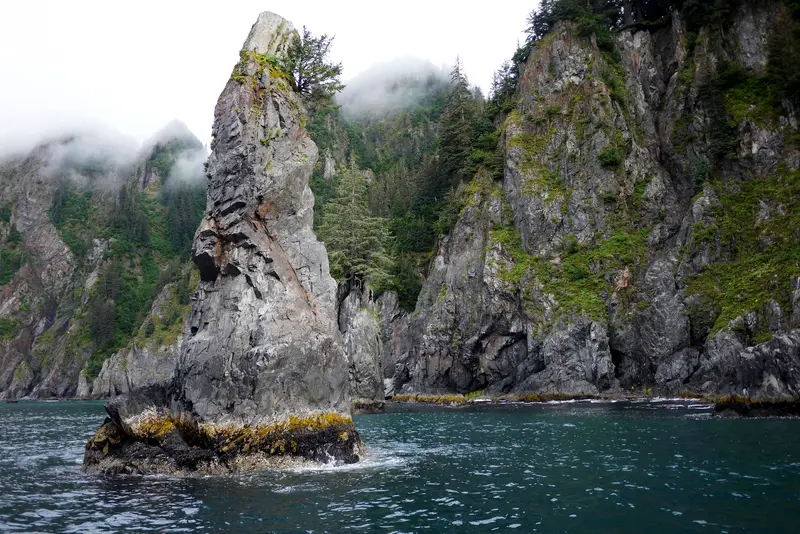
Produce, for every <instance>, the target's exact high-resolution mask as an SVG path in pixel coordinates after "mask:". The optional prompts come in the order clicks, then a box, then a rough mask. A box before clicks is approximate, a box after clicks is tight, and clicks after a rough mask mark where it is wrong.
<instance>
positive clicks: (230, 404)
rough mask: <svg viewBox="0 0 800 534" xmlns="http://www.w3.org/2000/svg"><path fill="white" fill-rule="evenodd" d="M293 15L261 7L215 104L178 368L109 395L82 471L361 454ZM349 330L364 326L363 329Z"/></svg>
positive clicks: (219, 467) (217, 467)
mask: <svg viewBox="0 0 800 534" xmlns="http://www.w3.org/2000/svg"><path fill="white" fill-rule="evenodd" d="M295 38H296V32H295V30H294V28H293V27H292V25H291V24H290V23H289V22H288V21H285V20H284V19H282V18H280V17H278V16H277V15H274V14H272V13H262V14H261V15H260V16H259V18H258V21H257V22H256V24H255V25H254V26H253V29H252V30H251V32H250V35H249V37H248V39H247V41H246V42H245V45H244V47H243V49H242V51H241V54H240V57H241V61H240V62H239V64H237V65H236V67H235V69H234V72H233V74H232V77H231V79H230V80H229V82H228V83H227V85H226V87H225V89H224V90H223V92H222V94H221V96H220V98H219V101H218V102H217V106H216V109H215V114H214V117H215V120H214V127H213V131H212V133H213V143H212V153H211V156H210V158H209V160H208V166H207V173H208V177H209V184H208V192H207V206H206V216H205V217H204V219H203V220H202V222H201V224H200V227H199V228H198V230H197V233H196V236H195V241H194V248H193V253H192V254H193V258H194V261H195V263H196V264H197V266H198V268H199V271H200V282H199V285H198V288H197V292H196V294H195V296H194V297H193V302H192V312H191V317H190V319H189V330H188V332H186V333H185V339H184V341H183V345H182V348H181V354H180V357H179V359H178V362H177V365H176V367H175V371H174V377H173V379H172V381H171V382H170V384H169V385H168V386H167V387H166V388H159V387H155V388H150V389H148V390H141V391H136V392H132V393H131V394H129V395H127V396H123V397H120V398H118V399H117V400H115V401H112V402H111V403H109V404H108V405H107V410H108V412H109V415H110V416H111V419H109V420H108V421H107V422H106V423H105V424H104V425H103V426H102V427H101V429H100V430H98V433H97V434H96V435H95V436H94V437H93V438H92V439H91V440H90V441H89V443H88V444H87V446H86V456H85V460H84V468H85V469H87V470H89V471H101V472H135V473H145V472H170V473H177V472H191V471H200V472H212V473H213V472H228V471H238V470H246V469H252V468H256V467H260V466H264V465H271V464H274V462H276V461H279V460H278V459H286V458H299V459H312V460H321V461H326V460H329V459H334V460H337V461H344V462H354V461H357V460H358V450H359V446H360V440H359V436H358V433H357V432H356V430H355V428H354V427H353V423H352V419H351V418H350V395H349V388H348V370H347V369H348V367H347V362H346V357H345V352H344V348H343V340H342V335H341V333H340V332H339V329H338V324H337V313H336V309H337V306H336V289H337V288H336V283H335V282H334V280H333V279H332V278H331V276H330V274H329V268H328V259H327V253H326V251H325V247H324V246H323V245H322V244H321V243H320V242H318V241H317V239H316V237H315V236H314V233H313V231H312V223H313V204H314V198H313V195H312V194H311V191H310V189H309V187H308V180H309V177H310V175H311V172H312V169H313V167H314V164H315V163H316V161H317V157H318V154H317V148H316V146H315V144H314V143H313V142H312V141H311V139H310V138H309V136H308V134H307V133H306V131H305V128H304V122H305V119H304V116H305V111H304V109H303V104H302V102H301V101H300V99H299V95H297V94H296V93H295V92H294V91H293V90H292V89H291V82H290V80H289V79H288V77H287V76H288V75H287V74H285V73H284V72H283V71H282V70H281V68H282V61H281V60H282V58H283V57H284V56H285V54H286V52H287V48H288V46H289V45H290V44H291V42H292V40H293V39H295ZM351 329H355V326H353V327H352V328H351Z"/></svg>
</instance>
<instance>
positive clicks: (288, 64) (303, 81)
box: [283, 26, 344, 110]
mask: <svg viewBox="0 0 800 534" xmlns="http://www.w3.org/2000/svg"><path fill="white" fill-rule="evenodd" d="M332 44H333V36H328V35H327V34H322V35H320V36H319V37H315V36H314V35H313V34H312V33H311V32H310V31H308V29H306V27H305V26H303V34H302V36H298V38H297V39H295V41H294V43H292V46H291V47H290V48H289V53H288V57H287V58H286V61H285V64H284V65H283V68H284V70H285V71H286V72H287V73H289V74H290V75H291V78H292V85H293V88H294V90H295V91H297V92H298V93H300V94H301V95H302V96H303V97H304V98H305V99H306V100H305V101H306V103H307V104H308V105H309V107H310V108H312V110H316V109H319V108H324V107H327V106H332V105H333V96H334V95H335V94H336V93H338V92H339V91H341V90H342V89H344V85H343V84H342V83H341V80H340V76H341V75H342V64H341V63H333V62H331V61H330V59H329V57H328V56H329V54H330V51H331V45H332Z"/></svg>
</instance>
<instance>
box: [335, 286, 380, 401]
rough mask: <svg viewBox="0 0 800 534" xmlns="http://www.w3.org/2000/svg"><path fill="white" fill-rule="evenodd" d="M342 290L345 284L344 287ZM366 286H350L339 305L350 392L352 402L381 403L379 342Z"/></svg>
mask: <svg viewBox="0 0 800 534" xmlns="http://www.w3.org/2000/svg"><path fill="white" fill-rule="evenodd" d="M344 289H345V290H346V288H344ZM371 293H372V292H371V291H370V288H369V286H364V287H357V288H352V289H350V291H347V296H346V297H345V298H344V300H343V301H342V302H341V304H340V305H339V330H340V331H341V332H342V335H343V336H344V350H345V355H346V356H347V364H348V374H349V379H350V393H351V395H352V397H353V399H354V401H355V402H362V403H367V404H373V403H378V404H381V403H383V400H384V391H383V389H384V388H383V344H382V343H381V332H380V327H379V326H378V320H377V318H376V311H375V304H374V303H373V301H372V298H371Z"/></svg>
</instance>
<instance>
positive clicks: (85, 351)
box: [0, 123, 205, 396]
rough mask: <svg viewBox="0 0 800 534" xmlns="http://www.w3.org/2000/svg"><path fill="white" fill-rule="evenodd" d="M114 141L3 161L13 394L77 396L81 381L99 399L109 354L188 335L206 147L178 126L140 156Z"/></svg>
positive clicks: (8, 371) (8, 364) (69, 144)
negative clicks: (96, 388)
mask: <svg viewBox="0 0 800 534" xmlns="http://www.w3.org/2000/svg"><path fill="white" fill-rule="evenodd" d="M106 139H107V138H106V137H105V135H104V136H100V135H95V134H92V133H88V134H81V135H74V136H70V137H66V138H62V139H57V140H54V141H51V142H48V143H46V144H43V145H41V146H39V147H37V148H36V149H35V150H34V151H33V152H32V153H31V154H29V155H27V156H24V157H16V158H12V159H10V160H7V161H5V162H4V163H3V165H2V173H3V180H2V189H0V200H2V205H3V221H2V222H0V228H3V234H4V235H5V236H6V237H5V239H4V245H3V248H2V266H1V267H0V271H2V273H3V279H2V287H0V291H2V292H3V296H4V299H3V301H4V304H3V308H2V315H3V317H2V322H3V332H4V333H3V336H4V339H6V340H7V341H8V343H4V344H3V345H2V348H0V357H1V358H2V363H3V365H2V371H1V372H2V374H0V378H1V379H0V384H2V389H4V390H6V391H7V392H8V394H9V395H11V396H16V395H22V394H34V395H38V396H52V395H55V396H65V395H66V396H69V395H75V394H76V388H77V387H78V381H79V377H80V378H81V382H82V384H83V386H82V389H83V391H82V393H83V394H87V393H91V390H92V382H93V381H94V380H95V379H96V378H97V377H98V375H100V374H101V369H102V368H103V364H104V362H105V361H106V360H107V359H108V358H109V357H110V356H111V355H113V354H115V353H116V352H118V351H119V350H121V349H124V348H127V347H133V346H136V347H139V349H143V348H144V347H145V346H146V345H148V344H151V345H152V346H153V347H164V346H168V345H172V344H175V343H176V340H177V339H178V337H179V336H180V335H181V333H182V328H183V322H184V319H185V315H186V313H187V311H188V303H189V297H190V295H191V293H192V292H193V291H194V284H195V282H194V281H193V274H192V272H193V271H192V269H191V268H190V267H188V266H187V260H188V259H189V252H190V245H191V242H192V239H193V237H194V232H195V229H196V228H197V225H198V223H199V220H200V218H201V217H202V213H203V211H204V208H205V180H204V176H203V170H202V163H203V161H204V159H205V153H204V151H203V147H202V145H201V144H200V142H199V141H198V140H197V139H196V138H195V137H194V136H193V135H192V134H191V133H190V132H189V131H188V130H187V129H186V128H185V126H183V125H181V124H177V123H174V124H171V125H170V126H168V127H167V128H166V129H165V130H164V131H163V132H161V133H160V134H159V135H158V136H156V137H155V138H153V139H152V140H151V141H150V142H148V143H147V144H146V145H145V147H144V148H143V149H142V150H141V151H139V153H136V152H135V148H132V147H130V146H124V147H123V146H111V145H109V143H108V142H107V140H106ZM54 268H55V269H57V270H56V271H55V272H48V271H49V270H50V269H54ZM156 302H157V303H158V307H159V311H160V312H162V313H159V314H156V315H154V316H150V313H151V307H152V306H153V305H154V303H156ZM146 319H147V320H146ZM153 350H155V349H153ZM170 363H171V362H170ZM131 367H135V365H134V362H131ZM106 386H107V385H106ZM111 393H113V390H112V391H111Z"/></svg>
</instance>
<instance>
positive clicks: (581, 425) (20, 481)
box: [0, 399, 800, 533]
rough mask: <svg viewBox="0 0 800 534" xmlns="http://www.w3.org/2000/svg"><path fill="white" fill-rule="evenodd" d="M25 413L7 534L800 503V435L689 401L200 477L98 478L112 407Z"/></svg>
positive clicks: (619, 526) (424, 525)
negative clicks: (97, 447) (90, 449)
mask: <svg viewBox="0 0 800 534" xmlns="http://www.w3.org/2000/svg"><path fill="white" fill-rule="evenodd" d="M24 404H25V403H20V405H9V406H11V408H9V407H3V406H0V427H2V428H3V429H6V428H13V429H14V431H12V432H3V433H0V480H3V481H5V480H14V481H15V483H14V485H13V486H11V487H10V489H7V490H6V489H5V488H4V490H5V491H3V492H0V531H13V530H22V531H48V532H51V531H58V532H86V531H94V532H121V531H128V530H132V529H138V530H141V531H151V532H192V531H198V530H207V531H214V532H218V531H220V532H242V531H252V530H255V531H269V532H296V531H304V530H312V531H319V532H323V531H331V532H337V531H345V530H361V531H387V532H418V531H423V530H429V531H440V532H441V531H444V532H448V531H453V530H467V529H469V531H470V532H473V531H474V532H484V531H486V532H490V531H493V530H505V529H518V530H520V531H524V532H531V531H535V530H536V531H540V532H542V531H547V532H553V531H567V530H569V531H575V532H584V531H594V530H600V531H602V530H604V531H614V532H623V533H624V532H637V531H638V530H637V529H636V528H635V527H636V526H637V525H642V524H653V521H658V524H659V530H660V531H661V532H687V531H692V530H698V529H700V530H705V529H718V530H716V531H719V529H721V528H724V529H726V530H730V531H731V532H744V531H753V530H763V531H774V532H778V531H792V527H791V525H795V523H794V520H795V519H796V517H793V514H792V512H791V510H792V508H791V506H792V504H793V501H791V496H792V495H797V494H800V452H798V451H800V425H798V421H796V420H780V421H773V420H758V421H748V420H723V419H716V418H713V417H712V416H711V414H710V410H709V407H708V405H695V404H692V405H689V404H688V403H683V404H682V403H681V402H680V401H677V400H675V399H658V400H657V401H654V400H649V401H642V402H641V403H636V404H631V403H624V402H622V403H609V402H582V403H577V402H572V403H554V404H552V405H532V406H519V405H513V406H507V407H500V408H498V407H496V406H488V405H487V406H482V407H478V408H469V409H464V410H445V411H441V410H436V409H430V410H420V411H417V412H414V411H406V412H404V413H387V414H384V415H373V416H364V417H357V418H356V425H357V426H358V428H359V431H360V433H361V435H362V436H363V438H364V440H365V442H366V443H368V445H369V448H368V452H367V456H366V458H365V460H364V462H362V463H360V464H353V465H334V464H329V465H320V466H308V467H302V468H297V469H291V470H286V471H269V472H264V473H259V474H253V475H242V476H236V477H207V478H199V479H174V478H169V477H145V478H140V477H91V476H86V475H84V474H83V473H81V471H80V468H79V465H77V463H79V462H80V460H81V458H82V452H83V448H82V447H83V443H84V442H85V439H86V437H87V436H90V435H91V434H92V432H93V431H94V429H96V427H97V425H99V424H100V422H101V421H102V419H103V417H104V413H103V409H102V406H101V405H100V404H98V403H70V404H68V403H60V404H46V405H45V404H38V403H27V406H25V405H24ZM770 433H772V434H775V433H779V434H780V435H781V436H782V439H781V440H770V439H767V440H764V439H763V436H765V435H769V434H770ZM752 450H759V451H760V453H759V455H758V457H757V459H756V458H754V457H753V455H752ZM665 503H669V506H665ZM765 509H769V510H771V511H774V512H771V513H770V514H767V515H765V514H762V513H761V511H763V510H765ZM700 521H702V522H703V523H700ZM787 526H789V527H790V528H789V530H787V528H786V527H787Z"/></svg>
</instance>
